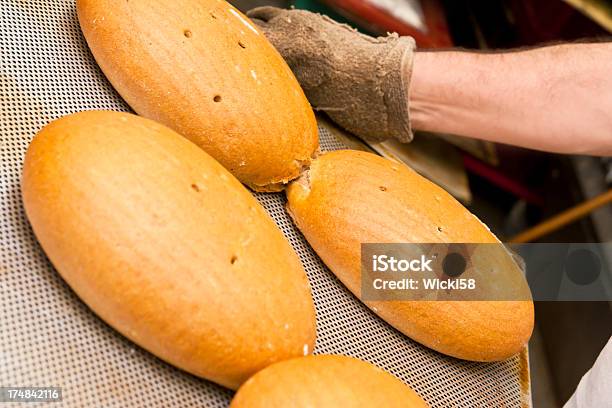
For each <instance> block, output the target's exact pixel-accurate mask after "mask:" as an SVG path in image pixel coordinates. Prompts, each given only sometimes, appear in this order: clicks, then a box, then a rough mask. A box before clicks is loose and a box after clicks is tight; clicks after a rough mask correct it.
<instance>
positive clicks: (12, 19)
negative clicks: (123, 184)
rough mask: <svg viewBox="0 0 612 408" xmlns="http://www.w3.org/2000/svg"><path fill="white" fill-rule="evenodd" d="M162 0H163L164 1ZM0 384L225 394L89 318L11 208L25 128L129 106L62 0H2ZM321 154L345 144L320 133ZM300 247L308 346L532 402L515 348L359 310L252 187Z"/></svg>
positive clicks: (463, 400) (194, 396)
mask: <svg viewBox="0 0 612 408" xmlns="http://www.w3.org/2000/svg"><path fill="white" fill-rule="evenodd" d="M168 1H170V0H168ZM1 4H2V6H1V7H2V26H1V31H0V35H1V40H0V42H1V51H2V62H1V64H2V65H1V77H0V88H1V92H2V94H1V95H2V96H1V97H2V122H1V124H0V131H1V137H2V139H1V158H2V164H1V167H0V171H1V173H0V175H1V177H0V194H1V195H0V209H1V218H0V386H55V387H61V388H62V390H63V401H62V402H61V403H58V404H57V405H63V406H69V407H93V406H100V407H101V406H104V407H124V408H125V407H127V408H129V407H169V406H181V407H223V406H226V405H227V403H228V402H229V400H230V398H231V393H230V392H229V391H227V390H225V389H223V388H221V387H219V386H216V385H214V384H212V383H209V382H207V381H205V380H202V379H199V378H196V377H193V376H191V375H189V374H186V373H184V372H182V371H180V370H178V369H175V368H174V367H172V366H170V365H168V364H166V363H164V362H162V361H160V360H158V359H157V358H156V357H154V356H153V355H151V354H149V353H148V352H146V351H144V350H142V349H141V348H139V347H138V346H136V345H135V344H133V343H131V342H130V341H128V340H126V339H125V338H123V337H122V336H121V335H120V334H118V333H117V332H115V331H114V330H113V329H111V328H110V327H109V326H107V325H106V324H105V323H104V322H102V320H100V319H98V318H97V317H96V316H95V315H94V314H93V313H92V312H91V311H90V310H89V309H88V308H87V307H86V306H85V305H84V304H83V303H82V302H81V301H80V300H79V298H78V297H77V296H76V295H75V294H74V293H73V292H72V291H71V290H70V288H69V287H68V286H67V285H66V284H65V283H64V282H63V281H62V279H61V278H60V277H59V275H58V274H57V273H56V272H55V270H54V269H53V267H52V266H51V264H50V263H49V261H48V260H47V259H46V257H45V255H44V253H43V252H42V250H41V248H40V247H39V245H38V244H37V242H36V239H35V238H34V235H33V234H32V231H31V230H30V227H29V224H28V221H27V219H26V217H25V214H24V212H23V208H22V205H21V198H20V191H19V180H20V174H21V167H22V162H23V157H24V154H25V151H26V148H27V146H28V143H29V142H30V140H31V138H32V137H33V135H34V134H35V133H36V132H37V131H38V130H39V129H40V128H41V127H42V126H43V125H45V124H46V123H48V122H49V121H51V120H53V119H55V118H58V117H60V116H63V115H66V114H69V113H72V112H76V111H80V110H87V109H112V110H128V109H129V108H128V107H127V106H126V105H125V103H124V102H123V101H122V100H121V98H120V97H119V96H118V95H117V93H116V92H115V91H114V90H113V88H112V87H111V85H110V84H109V83H108V81H107V80H106V79H105V78H104V75H103V74H102V73H101V72H100V70H99V69H98V67H97V66H96V63H95V62H94V60H93V58H92V56H91V54H90V53H89V50H88V49H87V45H86V43H85V41H84V39H83V37H82V35H81V32H80V29H79V26H78V22H77V17H76V11H75V5H74V3H73V1H72V0H66V1H64V0H53V1H34V0H28V1H24V0H2V2H1ZM320 136H321V144H322V148H323V149H324V150H333V149H340V148H343V146H342V145H341V144H340V142H338V141H336V140H335V139H334V138H333V136H332V135H331V134H330V133H328V132H327V131H326V130H325V129H321V132H320ZM257 198H258V199H259V200H260V202H261V203H262V204H263V205H264V206H265V207H266V209H267V210H268V212H269V213H270V214H271V215H272V217H273V218H274V220H275V221H276V223H277V224H278V225H279V226H280V228H281V229H282V230H283V232H284V234H285V235H286V236H287V238H288V239H289V240H290V241H291V244H292V245H293V247H294V248H295V250H296V251H297V252H298V253H299V255H300V257H301V259H302V262H303V264H304V267H305V268H306V271H307V273H308V277H309V279H310V283H311V286H312V293H313V296H314V300H315V304H316V308H317V319H318V320H317V321H318V323H317V324H318V340H317V347H316V350H315V352H316V353H342V354H348V355H351V356H355V357H359V358H361V359H364V360H367V361H370V362H372V363H374V364H377V365H379V366H380V367H382V368H384V369H386V370H388V371H390V372H391V373H393V374H395V375H396V376H398V377H399V378H401V379H402V380H403V381H405V382H406V383H407V384H409V385H410V386H412V387H413V388H414V389H415V390H416V391H417V392H418V393H419V394H420V395H421V396H423V397H424V398H425V399H426V400H427V402H429V403H430V404H431V405H432V406H434V407H455V406H457V407H498V406H503V407H519V406H525V405H530V402H529V398H528V384H529V381H528V374H527V372H528V370H527V362H526V358H525V354H524V353H523V355H522V356H516V357H515V358H512V359H510V360H508V361H504V362H501V363H495V364H479V363H471V362H465V361H461V360H457V359H453V358H450V357H446V356H444V355H441V354H438V353H436V352H434V351H431V350H429V349H427V348H425V347H422V346H420V345H419V344H417V343H415V342H413V341H411V340H410V339H408V338H407V337H405V336H403V335H402V334H400V333H399V332H397V331H395V330H394V329H393V328H392V327H390V326H388V325H387V324H386V323H384V322H383V321H381V320H380V319H378V318H377V317H376V316H375V315H374V314H372V313H371V312H370V311H369V310H368V309H367V308H365V307H364V306H363V305H362V304H361V303H360V302H359V301H358V300H357V299H356V298H355V297H353V296H352V295H351V294H350V292H348V291H347V290H346V289H345V288H344V287H343V286H342V284H340V283H339V281H338V280H337V279H336V278H335V277H334V275H333V274H332V273H331V272H330V271H329V270H328V269H327V268H326V267H325V266H324V265H323V264H322V263H321V261H320V260H319V258H318V257H317V256H316V254H315V253H314V252H313V250H312V249H311V248H310V246H309V245H308V243H307V242H306V241H305V240H304V238H303V237H302V236H301V235H300V233H299V232H298V231H297V230H296V229H295V227H294V226H293V224H292V223H291V221H290V219H289V218H288V217H287V214H286V213H285V210H284V204H285V201H284V196H283V195H282V194H258V195H257Z"/></svg>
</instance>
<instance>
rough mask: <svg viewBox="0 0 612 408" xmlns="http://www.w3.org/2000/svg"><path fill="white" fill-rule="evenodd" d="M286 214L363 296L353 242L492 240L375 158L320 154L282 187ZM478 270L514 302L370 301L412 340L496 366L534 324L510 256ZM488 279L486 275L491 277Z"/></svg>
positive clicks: (419, 181) (433, 193) (449, 202)
mask: <svg viewBox="0 0 612 408" xmlns="http://www.w3.org/2000/svg"><path fill="white" fill-rule="evenodd" d="M287 197H288V210H289V212H290V214H291V216H292V218H293V219H294V221H295V223H296V225H297V226H298V228H299V229H300V230H301V231H302V233H303V234H304V236H305V237H306V239H307V240H308V242H309V243H310V244H311V245H312V247H313V248H314V249H315V251H316V252H317V253H318V254H319V256H320V257H321V259H322V260H323V261H324V262H325V263H326V264H327V266H328V267H329V268H330V269H331V270H332V271H333V272H334V273H335V274H336V275H337V276H338V278H339V279H340V280H341V281H342V282H343V283H344V284H345V285H346V286H347V287H348V288H349V289H350V290H351V291H352V292H353V293H354V294H355V295H356V296H358V297H360V298H361V296H360V295H361V269H360V268H361V265H360V243H402V242H408V243H438V242H440V243H442V242H447V243H451V242H455V243H496V242H498V240H497V238H495V236H494V235H493V234H492V233H491V232H490V231H489V230H488V228H487V227H486V226H485V225H484V224H482V223H481V222H480V221H479V220H478V219H477V218H476V217H474V216H473V215H472V214H471V213H470V212H469V211H467V210H466V209H465V208H464V207H463V206H462V205H461V204H459V203H458V202H457V201H456V200H455V199H454V198H452V197H451V196H450V195H449V194H448V193H446V192H445V191H444V190H442V189H441V188H439V187H438V186H436V185H434V184H433V183H431V182H429V181H428V180H426V179H424V178H423V177H421V176H419V175H418V174H417V173H415V172H414V171H412V170H411V169H409V168H408V167H407V166H403V165H400V164H397V163H394V162H391V161H389V160H387V159H384V158H382V157H379V156H376V155H374V154H370V153H366V152H358V151H350V150H344V151H336V152H331V153H326V154H324V155H322V156H320V157H319V158H317V159H316V160H314V161H313V163H312V166H311V168H310V171H308V172H307V173H305V174H304V175H303V176H302V177H301V178H300V179H298V180H297V181H295V182H293V183H292V184H291V185H290V186H289V188H288V189H287ZM505 256H506V257H505V258H504V259H487V261H486V263H485V265H483V267H482V268H480V269H478V268H475V269H476V272H475V273H477V274H480V275H481V277H483V276H486V274H487V273H490V274H495V279H486V278H485V279H480V280H479V284H480V283H483V282H484V284H485V285H488V286H487V287H486V288H484V289H483V290H485V291H486V290H494V289H495V288H500V287H501V288H507V289H508V290H511V291H512V292H513V293H512V296H513V297H511V298H505V299H518V300H516V301H514V300H512V301H472V302H470V301H406V300H401V301H399V300H393V301H390V300H388V301H368V302H365V303H366V304H367V305H368V306H369V307H370V308H371V309H372V310H373V311H374V312H375V313H377V314H378V315H379V316H380V317H382V318H383V319H384V320H386V321H387V322H388V323H389V324H391V325H392V326H394V327H395V328H397V329H398V330H400V331H401V332H403V333H404V334H406V335H407V336H409V337H411V338H412V339H414V340H416V341H418V342H420V343H422V344H424V345H426V346H428V347H431V348H433V349H435V350H437V351H440V352H442V353H445V354H449V355H451V356H455V357H459V358H463V359H467V360H475V361H493V360H501V359H505V358H507V357H510V356H512V355H513V354H515V353H517V352H519V351H520V350H521V348H522V347H524V345H525V344H526V343H527V341H528V340H529V337H530V336H531V332H532V329H533V324H534V320H533V319H534V317H533V303H532V302H531V301H530V300H529V299H531V297H530V293H529V288H528V287H527V284H526V282H525V279H524V277H523V275H522V273H521V271H520V269H519V267H518V266H517V265H516V263H514V262H513V261H512V259H511V258H510V255H509V254H507V253H506V254H505ZM491 276H492V275H491Z"/></svg>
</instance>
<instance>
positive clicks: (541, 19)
mask: <svg viewBox="0 0 612 408" xmlns="http://www.w3.org/2000/svg"><path fill="white" fill-rule="evenodd" d="M506 4H507V6H508V7H509V10H510V11H511V13H512V14H513V15H514V19H513V20H514V21H515V25H516V29H517V33H518V36H519V41H520V43H519V44H517V45H519V46H524V45H535V44H540V43H542V42H551V41H572V40H576V39H580V38H591V37H608V36H609V35H610V33H608V32H607V31H606V30H605V29H604V28H603V27H601V26H599V25H597V23H595V22H593V21H592V20H591V19H589V18H588V17H587V16H585V15H584V14H582V13H581V12H579V11H578V10H576V9H575V8H574V7H572V6H571V5H569V4H567V3H565V2H563V1H559V0H538V1H533V0H510V1H508V2H507V3H506Z"/></svg>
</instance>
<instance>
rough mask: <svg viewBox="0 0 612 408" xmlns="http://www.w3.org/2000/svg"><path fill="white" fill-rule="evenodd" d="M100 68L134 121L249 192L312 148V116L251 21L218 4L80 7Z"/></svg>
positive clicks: (140, 1) (280, 176)
mask: <svg viewBox="0 0 612 408" xmlns="http://www.w3.org/2000/svg"><path fill="white" fill-rule="evenodd" d="M77 12H78V16H79V22H80V25H81V29H82V30H83V34H84V35H85V38H86V40H87V43H88V44H89V48H90V49H91V51H92V53H93V55H94V57H95V59H96V61H97V62H98V64H99V65H100V68H101V69H102V71H103V72H104V74H105V75H106V77H107V78H108V79H109V81H110V82H111V83H112V85H113V86H114V87H115V89H116V90H117V91H118V92H119V94H120V95H121V96H122V97H123V98H124V99H125V100H126V102H127V103H128V104H129V105H130V106H131V107H132V108H133V109H134V110H135V111H136V112H137V113H139V114H140V115H142V116H145V117H148V118H150V119H154V120H156V121H158V122H160V123H163V124H165V125H167V126H169V127H170V128H172V129H174V130H175V131H177V132H178V133H180V134H182V135H183V136H186V137H187V138H189V139H190V140H191V141H192V142H194V143H195V144H197V145H198V146H200V147H201V148H203V149H204V150H205V151H206V152H208V153H209V154H210V155H211V156H213V157H214V158H215V159H217V160H218V161H219V162H220V163H221V164H222V165H223V166H225V167H226V168H227V169H228V170H229V171H230V172H232V173H233V174H234V175H235V176H236V177H238V179H240V180H241V181H242V182H243V183H246V184H247V185H249V186H250V187H252V188H253V189H255V190H260V191H268V190H272V191H278V190H280V189H282V188H283V186H284V183H286V182H287V181H288V180H291V179H293V178H295V177H297V176H298V175H299V174H300V172H301V171H302V169H303V168H304V167H305V166H307V165H308V164H309V163H310V159H311V155H312V154H313V153H314V152H315V150H317V146H318V137H317V127H316V122H315V118H314V114H313V112H312V109H311V108H310V105H309V103H308V101H307V99H306V97H305V96H304V93H303V92H302V90H301V88H300V86H299V84H298V82H297V80H296V79H295V77H294V76H293V73H292V72H291V70H290V69H289V67H288V66H287V64H286V63H285V61H284V60H283V59H282V57H281V56H280V55H279V54H278V53H277V51H276V50H275V49H274V48H273V47H272V45H271V44H270V43H269V42H268V41H267V40H266V38H265V37H264V35H263V34H262V33H261V32H260V31H259V30H258V29H257V27H256V26H255V24H253V23H251V22H250V20H249V19H248V18H247V17H246V16H244V15H243V14H241V13H240V12H239V11H238V10H236V9H235V8H234V7H232V6H231V5H230V4H228V3H226V2H225V1H223V0H172V1H160V0H130V1H125V0H124V1H112V0H78V1H77Z"/></svg>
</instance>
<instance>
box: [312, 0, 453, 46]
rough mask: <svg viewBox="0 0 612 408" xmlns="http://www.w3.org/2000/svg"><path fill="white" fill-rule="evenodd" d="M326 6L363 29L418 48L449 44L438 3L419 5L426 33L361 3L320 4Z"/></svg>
mask: <svg viewBox="0 0 612 408" xmlns="http://www.w3.org/2000/svg"><path fill="white" fill-rule="evenodd" d="M323 1H324V2H325V3H327V4H328V5H329V6H331V7H333V8H335V9H337V10H340V11H341V12H342V13H343V14H346V15H349V16H350V17H351V18H353V19H354V20H356V21H358V22H359V21H361V22H366V24H365V25H366V26H375V27H376V28H378V30H379V32H380V33H381V34H384V33H386V32H396V33H398V34H399V35H409V36H411V37H413V38H414V39H415V40H416V43H417V46H418V47H419V48H446V47H451V46H452V45H453V42H452V40H451V38H450V34H449V30H448V25H447V23H446V17H445V16H444V10H443V8H442V5H441V4H440V2H439V1H438V0H427V1H424V2H421V6H422V8H423V15H424V17H425V25H426V26H427V32H426V33H424V32H422V31H420V30H418V29H417V28H415V27H413V26H411V25H409V24H406V23H404V22H403V21H401V20H399V19H397V18H395V17H394V16H392V15H391V14H389V13H388V12H387V11H385V10H382V9H380V8H378V7H376V6H375V5H373V4H372V3H369V2H368V1H364V0H323Z"/></svg>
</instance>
